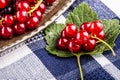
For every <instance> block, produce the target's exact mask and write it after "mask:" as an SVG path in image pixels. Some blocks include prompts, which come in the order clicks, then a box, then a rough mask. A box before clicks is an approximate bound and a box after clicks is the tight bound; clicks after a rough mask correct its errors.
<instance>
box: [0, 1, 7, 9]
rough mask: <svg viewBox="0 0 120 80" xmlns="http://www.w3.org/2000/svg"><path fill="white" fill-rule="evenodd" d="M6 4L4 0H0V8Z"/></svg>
mask: <svg viewBox="0 0 120 80" xmlns="http://www.w3.org/2000/svg"><path fill="white" fill-rule="evenodd" d="M6 5H7V2H6V0H0V9H3V8H5V7H6Z"/></svg>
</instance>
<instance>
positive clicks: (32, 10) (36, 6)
mask: <svg viewBox="0 0 120 80" xmlns="http://www.w3.org/2000/svg"><path fill="white" fill-rule="evenodd" d="M42 1H43V0H39V1H38V3H37V4H36V5H35V7H34V8H33V9H31V10H30V11H29V12H28V14H29V15H31V13H32V12H34V11H35V10H36V9H37V8H38V7H39V5H40V4H41V3H42Z"/></svg>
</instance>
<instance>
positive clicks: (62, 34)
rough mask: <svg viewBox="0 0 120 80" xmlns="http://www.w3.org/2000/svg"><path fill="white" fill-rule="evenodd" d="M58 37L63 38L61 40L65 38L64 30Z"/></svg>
mask: <svg viewBox="0 0 120 80" xmlns="http://www.w3.org/2000/svg"><path fill="white" fill-rule="evenodd" d="M60 37H63V38H64V37H65V31H64V30H63V31H62V32H61V35H60Z"/></svg>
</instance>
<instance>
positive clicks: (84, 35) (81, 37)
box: [75, 30, 90, 45]
mask: <svg viewBox="0 0 120 80" xmlns="http://www.w3.org/2000/svg"><path fill="white" fill-rule="evenodd" d="M89 38H90V36H89V34H88V32H87V31H85V30H80V31H79V32H78V33H77V35H76V38H75V39H76V41H77V42H78V44H81V45H82V44H85V43H86V42H87V41H88V39H89Z"/></svg>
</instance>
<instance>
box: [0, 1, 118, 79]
mask: <svg viewBox="0 0 120 80" xmlns="http://www.w3.org/2000/svg"><path fill="white" fill-rule="evenodd" d="M82 2H86V3H88V5H89V6H91V7H92V9H93V10H94V11H96V12H97V14H98V15H99V18H100V19H113V18H116V19H118V20H119V15H120V8H119V3H120V0H75V2H74V4H73V5H72V6H71V7H70V8H69V9H68V10H67V11H66V12H65V13H64V14H63V15H61V16H60V17H59V18H58V19H57V20H56V22H57V23H63V22H64V21H65V17H66V16H67V14H68V12H70V11H72V10H73V9H74V8H75V7H76V6H78V4H80V3H82ZM115 44H116V46H115V47H114V50H115V53H116V54H117V55H116V56H115V57H114V56H112V54H111V51H106V52H104V53H103V54H100V55H96V56H82V57H81V64H82V68H83V75H84V79H85V80H120V35H119V36H118V38H117V40H116V41H115ZM45 46H46V42H45V40H44V33H43V32H40V33H38V34H37V35H35V36H33V37H32V38H30V39H28V40H26V41H24V42H22V43H20V44H18V45H16V46H14V47H12V48H10V49H7V50H6V51H4V52H2V53H0V54H2V56H1V57H0V80H9V79H10V80H17V79H20V80H26V79H27V80H29V79H31V80H79V79H80V76H79V70H78V67H77V65H76V64H77V62H76V59H75V58H62V59H61V58H58V57H55V56H52V55H49V54H48V52H47V51H46V50H45Z"/></svg>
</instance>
